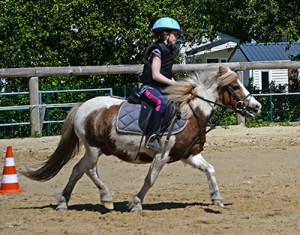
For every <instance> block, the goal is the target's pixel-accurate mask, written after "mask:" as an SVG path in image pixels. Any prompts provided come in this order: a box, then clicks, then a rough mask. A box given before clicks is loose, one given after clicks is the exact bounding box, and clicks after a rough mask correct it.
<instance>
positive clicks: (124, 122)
mask: <svg viewBox="0 0 300 235" xmlns="http://www.w3.org/2000/svg"><path fill="white" fill-rule="evenodd" d="M140 112H141V104H132V103H129V102H128V101H125V102H124V103H123V104H122V105H121V107H120V110H119V113H118V117H117V130H118V131H119V132H123V133H131V134H139V135H140V134H142V130H141V128H140V127H139V117H140ZM186 123H187V120H184V119H179V120H177V121H176V122H175V124H174V127H173V130H172V134H176V133H178V132H180V131H182V130H183V129H184V127H185V125H186Z"/></svg>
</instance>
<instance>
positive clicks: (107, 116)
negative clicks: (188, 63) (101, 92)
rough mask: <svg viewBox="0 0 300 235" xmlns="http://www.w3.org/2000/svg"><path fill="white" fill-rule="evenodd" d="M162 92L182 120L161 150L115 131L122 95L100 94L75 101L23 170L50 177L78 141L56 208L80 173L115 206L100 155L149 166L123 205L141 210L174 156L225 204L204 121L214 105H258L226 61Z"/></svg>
mask: <svg viewBox="0 0 300 235" xmlns="http://www.w3.org/2000/svg"><path fill="white" fill-rule="evenodd" d="M164 92H165V94H166V97H167V99H168V101H170V102H178V104H179V105H177V107H178V109H179V111H180V113H181V117H182V118H184V119H186V120H187V123H186V125H185V126H184V128H183V130H181V131H180V132H178V133H175V134H173V133H172V134H170V135H169V136H165V135H164V136H162V138H161V142H164V141H165V143H167V144H165V145H164V146H163V148H162V150H161V151H158V152H154V151H152V150H150V149H148V148H146V147H145V141H146V140H144V141H141V140H142V138H141V134H140V135H137V134H135V135H134V134H124V133H120V132H118V130H117V128H116V123H117V115H118V111H119V109H120V106H121V105H122V103H124V102H125V101H126V99H124V98H117V97H111V96H99V97H95V98H92V99H90V100H87V101H85V102H83V103H80V104H76V105H75V106H74V107H73V108H72V109H71V110H70V111H69V113H68V115H67V117H66V119H65V121H64V124H63V127H62V134H61V138H60V141H59V143H58V146H57V148H56V150H55V151H54V153H53V154H52V155H51V156H50V157H49V158H47V159H46V160H45V161H44V162H42V164H41V165H39V166H35V167H36V169H27V170H26V171H24V172H23V174H24V175H25V176H27V177H28V178H30V179H32V180H36V181H47V180H50V179H51V178H53V177H54V176H55V175H56V174H57V173H58V172H59V171H60V170H61V169H62V168H63V166H64V165H65V164H66V163H67V162H69V161H70V160H71V159H72V158H74V156H75V155H76V154H77V153H78V151H79V147H80V146H81V144H83V145H84V148H85V153H84V155H83V157H82V158H81V159H80V161H79V162H78V163H77V164H76V165H75V166H74V168H73V170H72V173H71V176H70V178H69V181H68V183H67V185H66V186H65V188H64V189H63V192H62V194H61V196H60V197H59V202H58V205H57V207H56V210H67V209H68V202H69V200H70V197H71V194H72V191H73V189H74V187H75V184H76V183H77V181H78V180H79V179H80V178H81V177H82V176H83V174H84V173H85V174H87V175H88V176H89V178H90V179H91V180H92V181H93V182H94V184H95V185H96V186H97V188H98V189H99V191H100V203H101V204H102V205H103V206H104V207H105V208H106V209H108V210H113V209H114V204H113V198H112V195H111V193H110V192H109V189H108V187H107V186H106V185H105V183H104V182H103V181H102V180H101V178H100V177H99V174H98V168H97V162H98V159H99V157H100V156H101V155H102V154H104V155H112V156H115V157H117V158H119V159H121V160H123V161H126V162H130V163H137V164H144V163H149V164H150V167H149V171H148V173H147V175H146V177H145V180H144V183H143V185H142V187H141V189H140V191H139V192H138V193H137V194H136V195H135V196H133V199H132V200H131V201H130V202H129V203H128V205H127V206H128V210H129V211H132V212H134V211H142V210H143V207H142V204H143V200H144V198H145V196H146V194H147V192H148V191H149V189H150V188H151V187H152V186H153V185H154V183H155V181H156V179H157V177H158V175H159V173H160V171H161V170H162V168H163V167H164V166H165V165H166V164H169V163H172V162H176V161H179V160H181V161H182V162H183V163H185V164H188V165H190V166H192V167H193V168H196V169H199V170H200V171H202V172H204V173H205V174H206V176H207V180H208V186H209V196H210V199H211V201H212V203H213V204H214V205H216V206H220V207H222V206H224V203H223V198H222V196H221V194H220V190H219V187H218V184H217V180H216V176H215V169H214V167H213V166H212V165H211V164H210V163H209V162H207V161H206V160H205V159H204V158H203V156H202V154H201V151H202V150H203V146H204V144H205V141H206V138H205V134H206V133H207V129H208V124H209V120H210V119H211V117H212V115H213V113H214V111H215V110H216V109H217V108H218V107H219V106H222V107H227V108H229V109H231V110H233V111H234V112H236V113H239V114H241V115H242V116H244V117H247V118H251V117H254V116H255V115H256V114H258V113H259V112H260V110H261V104H260V103H259V102H258V101H257V100H256V99H255V98H254V97H253V96H252V95H251V94H250V93H249V91H248V90H247V89H246V88H245V87H244V85H243V84H242V82H241V81H240V80H239V79H238V76H237V73H235V72H234V71H232V70H231V69H230V68H228V67H226V66H225V65H220V66H218V67H215V68H212V69H207V70H206V71H205V72H200V71H195V72H193V73H191V74H189V75H187V78H185V79H183V80H181V81H178V82H177V84H174V85H172V86H169V87H167V88H166V89H165V91H164ZM167 137H169V139H168V141H167ZM187 146H188V148H187Z"/></svg>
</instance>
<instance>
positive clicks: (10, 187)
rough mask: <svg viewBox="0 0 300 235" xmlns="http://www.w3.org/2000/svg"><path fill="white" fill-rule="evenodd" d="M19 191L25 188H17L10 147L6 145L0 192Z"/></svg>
mask: <svg viewBox="0 0 300 235" xmlns="http://www.w3.org/2000/svg"><path fill="white" fill-rule="evenodd" d="M21 192H25V190H22V189H20V188H19V183H18V177H17V171H16V166H15V160H14V156H13V152H12V147H11V146H7V150H6V158H5V165H4V169H3V176H2V184H1V188H0V194H7V193H21Z"/></svg>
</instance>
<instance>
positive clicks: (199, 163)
mask: <svg viewBox="0 0 300 235" xmlns="http://www.w3.org/2000/svg"><path fill="white" fill-rule="evenodd" d="M182 161H183V162H184V163H187V164H189V165H191V166H192V167H195V168H197V169H199V170H201V171H203V172H204V173H205V174H206V176H207V180H208V186H209V189H210V198H211V200H212V202H213V203H214V204H215V205H217V206H221V207H222V206H224V204H223V198H222V197H221V194H220V191H219V187H218V184H217V179H216V174H215V168H214V167H213V165H211V164H210V163H208V162H207V161H206V160H205V159H204V158H203V157H202V155H201V154H200V153H199V154H197V155H194V156H190V157H189V158H187V159H183V160H182Z"/></svg>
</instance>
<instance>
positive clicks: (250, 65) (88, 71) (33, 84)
mask: <svg viewBox="0 0 300 235" xmlns="http://www.w3.org/2000/svg"><path fill="white" fill-rule="evenodd" d="M219 65H220V64H176V65H174V67H173V72H175V73H176V72H191V71H195V70H208V69H211V68H216V67H217V66H219ZM226 66H228V67H229V68H231V69H232V70H234V71H237V72H238V71H242V70H253V69H292V68H300V61H276V62H274V61H266V62H241V63H226ZM142 69H143V65H141V64H140V65H105V66H69V67H32V68H3V69H0V78H7V79H10V78H19V77H29V78H30V79H29V97H30V124H31V133H32V134H35V133H41V121H40V108H39V107H40V104H39V95H38V94H39V77H50V76H67V75H73V76H83V75H101V74H139V73H141V71H142ZM239 74H241V73H239Z"/></svg>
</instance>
